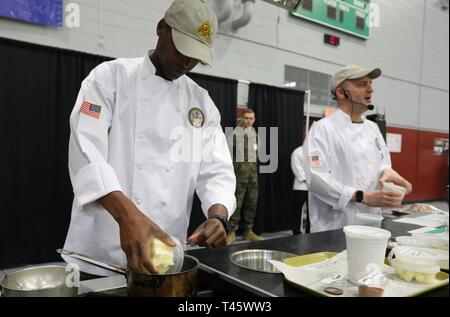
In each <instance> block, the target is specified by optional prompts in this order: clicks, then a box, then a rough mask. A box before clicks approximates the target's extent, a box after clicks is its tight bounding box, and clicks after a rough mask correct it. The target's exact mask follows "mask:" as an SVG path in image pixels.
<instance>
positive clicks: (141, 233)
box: [98, 192, 176, 274]
mask: <svg viewBox="0 0 450 317" xmlns="http://www.w3.org/2000/svg"><path fill="white" fill-rule="evenodd" d="M98 202H99V203H100V204H101V205H102V206H103V207H104V208H105V209H106V210H108V212H109V213H110V214H111V215H112V216H113V217H114V219H115V220H116V221H117V223H118V224H119V227H120V245H121V247H122V250H123V251H124V252H125V254H126V256H127V263H128V268H129V269H131V270H133V271H135V272H138V273H142V272H144V269H146V270H147V271H148V272H149V273H153V274H157V273H158V272H157V271H156V269H155V267H154V266H153V264H152V262H151V258H150V239H151V238H152V237H155V238H158V239H160V240H161V241H162V242H164V243H165V244H167V245H168V246H171V247H175V246H176V244H175V242H173V241H172V239H170V237H169V235H168V234H166V233H165V232H164V231H162V230H161V228H160V227H159V226H158V225H157V224H156V223H154V222H153V221H151V220H150V219H149V218H148V217H147V216H146V215H144V214H143V213H142V212H141V211H140V210H139V209H138V208H137V207H136V206H135V204H134V203H133V202H132V201H131V200H130V199H128V198H127V197H126V196H125V195H124V194H123V193H122V192H112V193H110V194H108V195H106V196H105V197H103V198H100V199H99V201H98Z"/></svg>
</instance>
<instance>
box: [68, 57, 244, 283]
mask: <svg viewBox="0 0 450 317" xmlns="http://www.w3.org/2000/svg"><path fill="white" fill-rule="evenodd" d="M84 102H89V103H90V104H95V105H97V106H100V107H101V112H100V117H99V119H96V118H94V117H92V116H89V115H86V114H85V113H81V112H80V109H81V107H82V104H83V103H84ZM195 108H199V109H201V111H202V112H203V117H204V125H203V127H201V128H198V127H197V128H196V127H194V125H197V126H198V123H199V122H200V126H201V119H199V116H198V113H199V112H198V111H197V112H196V114H197V115H196V116H195V115H194V116H192V112H191V110H192V109H195ZM97 109H98V108H97ZM190 113H191V117H190ZM189 117H190V118H191V121H193V122H194V125H193V124H191V121H190V120H189ZM193 118H194V119H197V121H195V120H192V119H193ZM199 120H200V121H199ZM195 123H196V124H195ZM70 127H71V136H70V144H69V172H70V178H71V181H72V185H73V189H74V194H75V199H74V202H73V207H72V219H71V223H70V228H69V231H68V234H67V239H66V242H65V246H64V248H65V249H67V250H70V251H75V252H80V253H84V254H86V255H89V256H93V257H96V258H98V259H100V260H103V261H106V262H110V263H112V264H116V265H120V266H122V267H125V266H126V257H125V253H124V252H123V251H122V249H121V247H120V237H119V226H118V224H117V223H116V221H115V220H114V219H113V217H112V216H111V215H110V214H109V213H108V212H107V211H106V210H105V209H103V208H102V207H101V206H100V205H99V204H98V203H96V201H97V200H98V199H99V198H101V197H103V196H105V195H106V194H108V193H110V192H112V191H122V192H123V193H124V194H125V195H126V196H127V197H128V198H130V199H131V200H132V201H133V202H134V203H135V204H136V206H137V207H138V209H139V210H141V211H142V212H143V213H144V214H145V215H147V216H148V217H149V218H150V219H151V220H152V221H154V222H155V223H157V224H158V225H159V226H160V227H161V229H162V230H164V231H165V232H166V233H168V234H170V235H173V236H176V237H177V238H178V239H180V241H182V242H184V241H186V236H187V229H188V225H189V217H190V213H191V206H192V201H193V196H194V192H195V191H196V192H197V194H198V196H199V198H200V200H201V202H202V209H203V212H204V213H205V215H207V213H208V210H209V208H210V207H211V206H212V205H214V204H222V205H224V206H225V207H226V208H227V209H228V213H229V216H231V215H232V213H233V212H234V209H235V204H236V202H235V197H234V192H235V187H236V179H235V176H234V171H233V165H232V160H231V156H230V152H229V149H228V146H227V143H226V139H225V135H224V133H223V132H222V129H221V127H220V114H219V112H218V110H217V108H216V107H215V105H214V103H213V101H212V100H211V98H210V97H209V95H208V93H207V91H206V90H204V89H202V88H200V87H199V86H198V85H197V84H195V83H194V82H193V81H192V80H191V79H189V78H188V77H187V76H182V77H180V78H179V79H177V80H175V81H167V80H164V79H163V78H162V77H159V76H156V75H155V67H154V66H153V64H152V62H151V60H150V58H149V57H148V56H145V57H144V58H135V59H117V60H114V61H111V62H106V63H103V64H101V65H99V66H98V67H97V68H95V69H94V70H93V71H92V72H91V74H90V75H89V76H88V77H87V78H86V79H85V80H84V81H83V83H82V85H81V89H80V92H79V95H78V98H77V101H76V104H75V107H74V109H73V112H72V114H71V117H70ZM195 136H196V137H197V138H195ZM184 142H191V143H184ZM186 144H187V146H186ZM182 146H185V149H188V151H187V152H188V153H186V151H185V152H183V154H185V155H186V154H187V155H188V157H187V158H185V159H183V160H182V159H181V156H179V155H176V152H177V151H175V150H179V149H180V148H181V147H182ZM189 152H190V153H189ZM65 259H66V260H67V261H70V262H76V263H79V264H80V267H81V270H82V271H85V272H87V273H91V274H98V275H111V274H112V273H110V272H108V271H105V270H102V269H98V268H96V267H93V266H90V265H86V264H83V263H80V262H78V261H73V260H72V259H70V258H65Z"/></svg>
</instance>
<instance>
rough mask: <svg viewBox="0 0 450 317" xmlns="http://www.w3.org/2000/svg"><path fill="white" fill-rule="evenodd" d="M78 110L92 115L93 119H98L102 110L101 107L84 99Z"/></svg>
mask: <svg viewBox="0 0 450 317" xmlns="http://www.w3.org/2000/svg"><path fill="white" fill-rule="evenodd" d="M80 112H81V113H83V114H85V115H87V116H89V117H92V118H95V119H100V113H101V112H102V107H101V106H98V105H94V104H92V103H90V102H87V101H85V102H83V104H82V105H81V110H80Z"/></svg>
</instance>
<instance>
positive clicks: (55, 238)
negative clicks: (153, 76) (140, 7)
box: [0, 38, 108, 268]
mask: <svg viewBox="0 0 450 317" xmlns="http://www.w3.org/2000/svg"><path fill="white" fill-rule="evenodd" d="M107 59H108V58H106V57H100V56H94V55H89V54H83V53H78V52H73V51H67V50H62V49H56V48H49V47H44V46H39V45H34V44H27V43H22V42H17V41H12V40H7V39H2V38H0V87H1V88H0V142H1V144H2V147H1V155H0V228H1V229H0V268H6V267H12V266H17V265H24V264H33V263H41V262H46V261H53V260H61V258H60V257H59V255H57V254H56V252H55V250H56V249H57V248H61V247H62V246H63V243H64V241H65V237H66V233H67V229H68V226H69V222H70V213H71V205H72V200H73V192H72V186H71V184H70V179H69V173H68V168H67V149H68V142H69V134H70V129H69V115H70V112H71V111H72V108H73V106H74V104H75V100H76V96H77V94H78V90H79V88H80V84H81V82H82V80H83V79H84V78H85V77H86V76H87V75H88V73H89V72H90V70H91V69H93V68H94V67H95V66H97V65H98V64H99V63H101V62H103V61H105V60H107Z"/></svg>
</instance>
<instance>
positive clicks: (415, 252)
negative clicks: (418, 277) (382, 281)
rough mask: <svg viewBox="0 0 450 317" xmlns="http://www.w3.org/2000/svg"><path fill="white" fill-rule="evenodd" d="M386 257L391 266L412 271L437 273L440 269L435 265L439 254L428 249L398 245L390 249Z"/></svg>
mask: <svg viewBox="0 0 450 317" xmlns="http://www.w3.org/2000/svg"><path fill="white" fill-rule="evenodd" d="M394 256H395V259H394V258H393V257H394ZM388 259H389V262H390V263H391V265H392V266H393V267H395V268H400V269H404V270H408V271H412V272H418V273H437V272H439V271H440V267H439V265H437V262H438V261H439V256H438V255H437V254H436V253H434V252H433V251H432V250H429V249H427V250H424V249H419V248H414V247H408V246H398V247H395V248H394V249H392V251H391V252H390V253H389V256H388Z"/></svg>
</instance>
